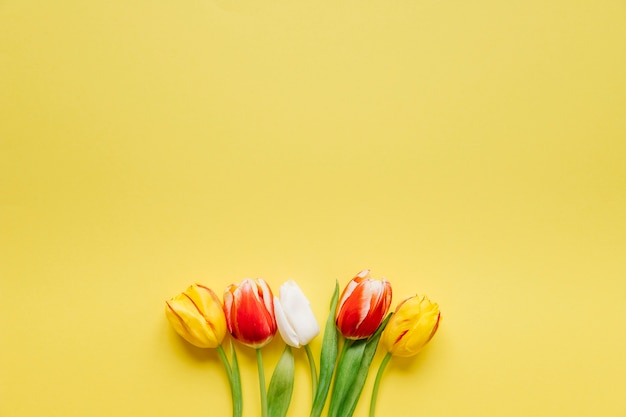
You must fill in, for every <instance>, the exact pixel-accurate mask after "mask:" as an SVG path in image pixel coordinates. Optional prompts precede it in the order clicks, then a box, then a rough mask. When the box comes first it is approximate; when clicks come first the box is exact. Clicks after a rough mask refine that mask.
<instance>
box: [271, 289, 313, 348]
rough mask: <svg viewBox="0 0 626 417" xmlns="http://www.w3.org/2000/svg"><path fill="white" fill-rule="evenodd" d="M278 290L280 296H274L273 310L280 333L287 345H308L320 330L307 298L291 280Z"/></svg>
mask: <svg viewBox="0 0 626 417" xmlns="http://www.w3.org/2000/svg"><path fill="white" fill-rule="evenodd" d="M279 292H280V298H279V297H274V312H275V313H276V323H277V325H278V331H279V333H280V335H281V336H282V338H283V340H284V341H285V343H287V344H288V345H289V346H293V347H295V348H299V347H301V346H305V345H308V344H309V342H310V341H311V340H313V338H314V337H315V336H317V335H318V334H319V332H320V326H319V324H317V320H316V319H315V315H314V314H313V310H311V304H310V303H309V300H308V299H307V298H306V296H305V295H304V293H303V292H302V290H301V289H300V287H299V286H298V284H296V282H295V281H293V280H289V281H287V282H285V283H284V284H283V285H282V286H281V287H280V289H279Z"/></svg>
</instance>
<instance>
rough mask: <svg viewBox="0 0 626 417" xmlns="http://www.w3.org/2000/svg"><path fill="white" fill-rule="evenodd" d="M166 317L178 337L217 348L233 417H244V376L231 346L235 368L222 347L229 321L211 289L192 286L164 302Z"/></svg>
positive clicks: (203, 346) (195, 343) (202, 345)
mask: <svg viewBox="0 0 626 417" xmlns="http://www.w3.org/2000/svg"><path fill="white" fill-rule="evenodd" d="M165 316H166V317H167V320H168V321H169V322H170V324H171V325H172V327H173V328H174V330H175V331H176V333H178V334H179V335H180V336H182V337H183V339H185V340H186V341H187V342H189V343H191V344H192V345H194V346H196V347H199V348H217V352H218V354H219V357H220V360H221V361H222V364H223V365H224V368H225V369H226V373H227V375H228V382H229V384H230V389H231V395H232V406H233V417H241V414H242V408H243V407H242V403H243V401H242V392H241V376H240V374H239V366H238V364H237V356H236V353H235V350H234V348H233V347H232V344H231V359H232V362H233V364H232V367H231V365H230V363H229V362H228V358H227V357H226V353H225V352H224V349H223V348H222V346H221V344H222V341H223V340H224V337H225V336H226V317H225V316H224V310H223V309H222V304H221V303H220V300H219V298H217V295H216V294H215V293H214V292H213V291H212V290H211V289H210V288H208V287H205V286H204V285H200V284H193V285H191V286H190V287H188V288H187V290H185V292H183V293H181V294H179V295H177V296H175V297H173V298H171V299H170V300H169V301H166V302H165Z"/></svg>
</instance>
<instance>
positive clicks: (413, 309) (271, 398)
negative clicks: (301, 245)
mask: <svg viewBox="0 0 626 417" xmlns="http://www.w3.org/2000/svg"><path fill="white" fill-rule="evenodd" d="M391 299H392V289H391V285H390V283H389V282H388V281H387V280H386V279H384V278H382V279H380V280H377V279H372V278H371V277H370V273H369V271H368V270H365V271H362V272H360V273H359V274H357V275H356V276H355V277H354V278H353V279H352V280H351V281H350V282H349V283H348V284H347V286H346V287H345V288H344V290H343V292H342V293H341V297H339V285H338V283H337V284H336V285H335V290H334V293H333V296H332V298H331V304H330V313H329V316H328V319H327V321H326V325H325V329H324V336H323V341H322V348H321V352H320V360H319V365H320V370H319V373H318V371H317V366H316V363H315V358H314V356H313V354H312V352H311V349H310V347H309V343H310V342H311V340H313V339H314V338H315V337H316V336H317V335H318V334H319V333H320V326H319V324H318V322H317V320H316V319H315V315H314V314H313V311H312V309H311V306H310V303H309V301H308V299H307V298H306V296H305V295H304V293H303V292H302V290H301V289H300V287H298V285H297V284H296V283H295V281H293V280H290V281H287V282H286V283H284V284H283V285H282V286H281V287H280V289H279V296H278V297H276V296H274V295H273V293H272V290H271V289H270V287H269V286H268V285H267V283H266V282H265V281H264V280H262V279H260V278H259V279H256V280H252V279H245V280H243V281H242V282H241V283H239V284H232V285H230V286H228V287H227V288H226V290H225V291H224V295H223V303H222V302H221V301H220V299H219V298H218V296H217V295H216V294H215V293H214V292H213V291H212V290H211V289H210V288H208V287H206V286H204V285H200V284H194V285H191V286H190V287H189V288H187V290H186V291H185V292H183V293H181V294H179V295H177V296H175V297H173V298H172V299H170V300H169V301H167V302H166V308H165V314H166V317H167V319H168V321H169V322H170V323H171V325H172V327H173V328H174V330H175V331H176V332H177V333H178V334H179V335H180V336H182V337H183V338H184V339H185V340H186V341H187V342H189V343H191V344H192V345H194V346H197V347H200V348H216V349H217V351H218V354H219V357H220V359H221V361H222V363H223V364H224V368H225V369H226V373H227V376H228V380H229V384H230V389H231V393H232V408H233V416H234V417H241V415H242V412H243V404H242V394H241V378H240V374H239V364H238V361H237V354H236V351H235V348H234V345H233V343H230V360H229V359H228V356H227V354H226V352H225V351H224V349H223V347H222V344H223V341H224V339H225V337H226V334H227V333H229V334H230V335H231V336H232V338H233V339H235V340H236V341H238V342H239V343H241V344H243V345H245V346H248V347H250V348H253V349H255V350H256V357H257V364H258V372H259V387H260V396H261V415H262V417H284V416H285V415H286V414H287V410H288V408H289V404H290V401H291V394H292V391H293V386H294V358H293V354H292V351H291V348H292V347H293V348H300V347H304V349H305V351H306V353H307V358H308V360H309V365H310V369H311V385H312V405H311V412H310V417H319V416H321V414H322V410H323V409H324V407H325V404H326V401H327V398H328V394H329V391H330V385H331V381H334V384H333V390H332V393H331V397H330V404H329V407H328V417H351V416H352V415H353V414H354V410H355V408H356V405H357V402H358V400H359V398H360V395H361V392H362V390H363V386H364V384H365V380H366V378H367V374H368V371H369V368H370V365H371V362H372V360H373V357H374V354H375V353H376V350H377V348H378V345H379V342H381V343H382V345H383V347H384V349H385V350H386V352H387V353H386V354H385V356H384V358H383V360H382V362H381V364H380V366H379V368H378V372H377V375H376V380H375V382H374V388H373V392H372V398H371V402H370V417H373V416H374V414H375V410H376V399H377V395H378V389H379V386H380V380H381V377H382V374H383V371H384V370H385V367H386V366H387V363H388V362H389V360H390V359H391V357H392V356H402V357H408V356H413V355H415V354H417V353H418V352H419V351H420V350H421V349H422V348H423V347H424V346H425V345H426V344H427V343H428V342H429V341H430V340H431V339H432V337H433V336H434V335H435V332H436V331H437V328H438V326H439V321H440V318H441V314H440V312H439V306H438V305H437V304H436V303H432V302H431V301H430V300H429V299H428V298H427V297H426V296H423V295H415V296H412V297H409V298H407V299H405V300H403V301H401V302H400V303H399V304H398V306H397V307H396V310H395V312H394V313H388V311H389V308H390V305H391ZM277 332H278V333H279V334H280V336H281V338H282V339H283V341H284V342H285V344H286V346H285V350H284V351H283V354H282V356H281V357H280V359H279V361H278V363H277V365H276V367H275V368H274V371H273V374H272V378H271V381H270V384H269V387H267V389H266V383H265V373H264V367H263V358H262V355H261V348H262V347H263V346H265V345H266V344H267V343H269V342H270V341H271V340H272V338H273V337H274V336H275V334H276V333H277ZM339 334H341V335H342V336H343V347H342V349H341V353H339V344H340V343H339V339H340V338H339Z"/></svg>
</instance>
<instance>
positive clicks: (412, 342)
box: [381, 295, 441, 357]
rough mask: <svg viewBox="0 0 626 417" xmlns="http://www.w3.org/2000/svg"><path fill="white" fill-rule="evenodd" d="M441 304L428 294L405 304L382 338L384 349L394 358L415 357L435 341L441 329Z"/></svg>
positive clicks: (392, 317) (394, 315)
mask: <svg viewBox="0 0 626 417" xmlns="http://www.w3.org/2000/svg"><path fill="white" fill-rule="evenodd" d="M440 320H441V313H440V312H439V305H438V304H437V303H433V302H431V301H430V300H429V299H428V297H426V296H425V295H415V296H413V297H409V298H407V299H406V300H404V301H402V302H401V303H400V304H399V305H398V307H397V308H396V311H395V313H394V314H393V315H392V316H391V319H390V320H389V323H387V327H385V330H384V331H383V334H382V336H381V342H382V344H383V346H384V347H385V349H387V351H388V352H389V353H391V354H392V355H394V356H402V357H408V356H413V355H416V354H417V353H418V352H419V351H420V350H422V348H423V347H424V346H426V344H427V343H428V342H429V341H430V340H431V339H432V338H433V336H434V335H435V333H436V332H437V328H438V327H439V321H440Z"/></svg>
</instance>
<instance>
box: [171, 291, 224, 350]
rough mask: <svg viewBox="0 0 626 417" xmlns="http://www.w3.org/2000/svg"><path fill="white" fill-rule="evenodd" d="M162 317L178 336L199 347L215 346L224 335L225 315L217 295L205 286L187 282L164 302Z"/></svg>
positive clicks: (220, 341)
mask: <svg viewBox="0 0 626 417" xmlns="http://www.w3.org/2000/svg"><path fill="white" fill-rule="evenodd" d="M165 304H166V308H165V316H166V317H167V319H168V320H169V322H170V324H171V325H172V327H173V328H174V330H176V333H178V334H179V335H180V336H182V337H183V339H185V340H186V341H188V342H189V343H191V344H192V345H194V346H196V347H199V348H216V347H218V346H219V345H220V344H221V343H222V341H223V340H224V337H225V336H226V318H225V317H224V311H223V310H222V304H221V303H220V300H219V298H217V295H215V293H214V292H213V291H212V290H211V289H210V288H207V287H205V286H202V285H199V284H194V285H191V286H190V287H189V288H187V290H186V291H185V292H183V293H182V294H179V295H177V296H176V297H173V298H172V299H171V300H169V301H166V303H165Z"/></svg>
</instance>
